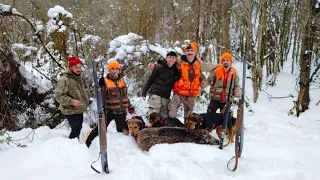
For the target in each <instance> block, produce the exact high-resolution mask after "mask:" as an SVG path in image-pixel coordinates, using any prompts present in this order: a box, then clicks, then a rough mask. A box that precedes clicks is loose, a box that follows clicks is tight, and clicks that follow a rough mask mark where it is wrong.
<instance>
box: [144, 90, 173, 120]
mask: <svg viewBox="0 0 320 180" xmlns="http://www.w3.org/2000/svg"><path fill="white" fill-rule="evenodd" d="M169 102H170V99H165V98H162V97H160V96H158V95H155V94H152V95H150V97H149V109H148V115H150V114H151V113H153V112H156V113H160V114H161V115H162V117H164V118H167V117H168V104H169Z"/></svg>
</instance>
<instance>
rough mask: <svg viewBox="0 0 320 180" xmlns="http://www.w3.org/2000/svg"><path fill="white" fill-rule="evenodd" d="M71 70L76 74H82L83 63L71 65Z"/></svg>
mask: <svg viewBox="0 0 320 180" xmlns="http://www.w3.org/2000/svg"><path fill="white" fill-rule="evenodd" d="M70 70H71V71H72V72H73V73H75V74H77V75H80V74H81V71H82V70H81V64H75V65H73V66H71V67H70Z"/></svg>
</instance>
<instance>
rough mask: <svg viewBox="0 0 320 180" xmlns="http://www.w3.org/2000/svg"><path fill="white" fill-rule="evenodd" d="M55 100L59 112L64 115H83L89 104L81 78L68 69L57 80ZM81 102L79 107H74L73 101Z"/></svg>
mask: <svg viewBox="0 0 320 180" xmlns="http://www.w3.org/2000/svg"><path fill="white" fill-rule="evenodd" d="M55 99H56V100H57V101H58V103H59V104H60V110H61V112H62V114H64V115H71V114H80V113H83V112H84V111H85V110H86V109H87V107H88V104H89V97H88V93H87V91H86V89H85V86H84V83H83V80H82V78H81V76H77V75H75V74H74V73H72V72H71V70H70V69H69V68H68V69H67V70H66V72H64V73H63V74H61V76H60V79H59V80H58V83H57V87H56V91H55ZM75 99H76V100H79V101H81V103H82V105H81V106H78V107H76V106H74V105H73V101H74V100H75Z"/></svg>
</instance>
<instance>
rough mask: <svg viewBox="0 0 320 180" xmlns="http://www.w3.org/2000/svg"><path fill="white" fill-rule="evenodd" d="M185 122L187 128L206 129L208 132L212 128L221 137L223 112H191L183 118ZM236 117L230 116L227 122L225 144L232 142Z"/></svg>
mask: <svg viewBox="0 0 320 180" xmlns="http://www.w3.org/2000/svg"><path fill="white" fill-rule="evenodd" d="M185 124H186V127H187V129H188V130H193V129H206V130H207V131H208V132H212V131H213V130H214V129H215V130H216V133H217V135H218V137H219V138H220V139H221V136H222V134H221V133H222V124H223V114H220V113H203V114H196V113H192V114H190V115H188V116H187V118H186V119H185ZM235 125H236V118H234V117H232V116H230V117H229V120H228V122H227V128H226V135H227V138H228V139H229V142H228V143H227V144H226V145H225V146H227V145H228V144H229V143H230V142H231V143H234V140H233V138H234V136H235V134H236V126H235Z"/></svg>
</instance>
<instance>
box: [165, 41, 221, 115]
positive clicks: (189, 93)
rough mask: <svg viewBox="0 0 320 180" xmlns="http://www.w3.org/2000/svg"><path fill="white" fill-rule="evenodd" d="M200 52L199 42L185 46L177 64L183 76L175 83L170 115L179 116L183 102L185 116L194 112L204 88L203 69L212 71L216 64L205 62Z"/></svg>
mask: <svg viewBox="0 0 320 180" xmlns="http://www.w3.org/2000/svg"><path fill="white" fill-rule="evenodd" d="M197 52H198V44H197V43H195V42H191V43H190V44H189V45H188V46H185V47H184V53H185V55H182V56H181V59H180V62H179V63H178V64H177V67H178V69H179V70H180V72H181V78H180V79H179V80H177V81H176V82H175V83H174V86H173V89H172V90H173V92H174V94H173V97H172V99H171V101H170V103H169V106H168V108H169V117H171V118H175V117H177V113H178V109H179V107H180V105H181V103H182V104H183V106H184V118H186V117H187V116H188V115H189V114H191V113H192V112H193V109H194V105H195V98H196V96H197V95H198V94H199V92H200V88H203V86H204V85H203V84H202V82H201V81H202V80H203V76H202V74H201V72H202V71H212V69H214V68H215V67H216V65H213V64H208V63H204V62H203V61H201V59H200V58H198V57H197V56H196V54H197Z"/></svg>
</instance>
